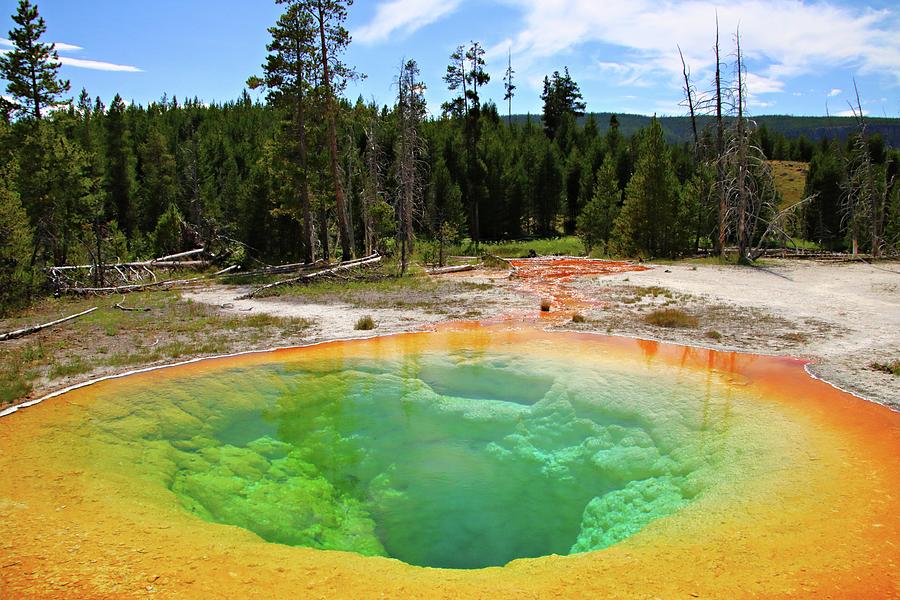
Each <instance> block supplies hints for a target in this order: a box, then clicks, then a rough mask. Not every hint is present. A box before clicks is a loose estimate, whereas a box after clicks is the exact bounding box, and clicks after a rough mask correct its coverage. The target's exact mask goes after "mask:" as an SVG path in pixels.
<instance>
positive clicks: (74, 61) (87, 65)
mask: <svg viewBox="0 0 900 600" xmlns="http://www.w3.org/2000/svg"><path fill="white" fill-rule="evenodd" d="M59 62H61V63H62V64H64V65H66V66H68V67H76V68H78V69H91V70H93V71H114V72H119V73H143V71H142V70H141V69H139V68H137V67H134V66H131V65H117V64H115V63H110V62H104V61H102V60H84V59H81V58H72V57H71V56H60V57H59Z"/></svg>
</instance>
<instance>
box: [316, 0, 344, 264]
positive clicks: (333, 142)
mask: <svg viewBox="0 0 900 600" xmlns="http://www.w3.org/2000/svg"><path fill="white" fill-rule="evenodd" d="M317 8H318V21H319V41H320V44H321V48H320V49H321V54H322V56H321V58H322V78H323V83H324V84H325V105H326V113H327V114H326V118H327V119H328V149H329V152H330V154H331V162H330V166H331V179H332V181H333V183H334V201H335V205H336V207H335V208H336V212H337V222H338V234H339V236H340V243H341V253H342V254H343V260H350V259H351V258H353V248H352V247H351V245H350V224H349V223H348V221H347V207H346V205H345V204H346V203H345V202H344V186H343V183H342V181H341V177H340V170H339V167H338V148H337V123H336V120H337V118H336V116H335V110H336V107H335V105H334V104H335V103H334V90H333V89H332V87H331V67H330V66H329V64H328V44H327V43H326V40H325V10H324V7H323V6H322V0H319V1H318V2H317Z"/></svg>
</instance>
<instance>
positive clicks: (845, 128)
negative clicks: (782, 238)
mask: <svg viewBox="0 0 900 600" xmlns="http://www.w3.org/2000/svg"><path fill="white" fill-rule="evenodd" d="M612 116H613V114H612V113H608V112H603V113H589V114H587V115H585V116H583V117H580V118H579V119H578V124H579V125H584V124H585V123H586V122H587V120H588V119H589V118H593V119H594V120H595V121H596V122H597V123H598V124H599V127H600V131H601V133H603V132H605V130H606V128H607V125H606V124H607V123H609V119H610V117H612ZM532 118H534V117H532ZM651 118H652V117H648V116H646V115H631V114H626V113H618V114H617V115H616V119H617V120H618V122H619V131H620V132H621V133H622V135H625V136H630V135H633V134H635V133H637V132H638V131H640V130H641V129H643V128H645V127H647V125H649V124H650V119H651ZM658 118H659V121H660V123H661V124H662V128H663V131H664V132H665V134H666V139H667V140H668V141H669V142H670V143H673V144H675V143H685V142H690V141H691V136H692V132H691V118H690V117H658ZM751 118H752V119H753V121H754V122H755V123H756V125H757V126H759V127H761V128H765V129H766V130H768V132H769V133H770V134H771V135H772V136H773V137H774V138H776V139H778V138H780V137H784V138H786V140H795V139H797V138H806V139H807V140H808V141H812V142H817V141H821V140H822V139H826V138H827V139H831V140H835V139H836V140H841V141H846V140H847V138H849V137H850V136H852V135H853V134H854V133H856V131H857V129H858V126H859V124H858V123H857V120H856V119H855V118H854V117H805V116H794V115H754V116H752V117H751ZM527 119H528V115H513V116H512V122H513V123H517V124H519V125H521V124H523V123H525V121H526V120H527ZM697 122H698V124H699V126H700V127H711V126H713V125H714V123H715V118H714V117H712V116H707V115H704V116H700V117H698V119H697ZM866 122H867V127H868V131H869V134H871V135H877V136H879V137H881V138H882V139H883V140H884V142H885V143H886V144H887V145H889V146H891V147H892V148H897V147H900V119H890V118H886V117H885V118H882V117H869V118H867V119H866ZM791 150H792V148H791V147H790V144H789V143H781V144H780V145H774V144H773V151H774V153H775V154H774V155H773V156H770V158H772V159H773V160H790V156H789V155H788V153H789V152H790V151H791Z"/></svg>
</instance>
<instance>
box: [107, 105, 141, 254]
mask: <svg viewBox="0 0 900 600" xmlns="http://www.w3.org/2000/svg"><path fill="white" fill-rule="evenodd" d="M125 110H126V107H125V101H124V100H122V97H121V96H119V95H118V94H116V97H115V98H113V101H112V104H111V105H110V107H109V113H108V114H107V116H106V153H107V163H106V192H107V199H108V201H109V206H108V207H107V211H106V213H107V215H110V216H114V217H115V219H114V220H116V221H117V222H118V225H119V227H120V228H121V229H122V231H123V232H125V235H126V236H128V237H129V238H130V237H131V235H132V233H133V232H134V211H135V198H136V195H137V183H136V174H135V169H136V161H135V157H134V151H133V150H132V146H131V131H130V129H129V127H128V123H127V122H126V114H125Z"/></svg>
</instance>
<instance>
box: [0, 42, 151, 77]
mask: <svg viewBox="0 0 900 600" xmlns="http://www.w3.org/2000/svg"><path fill="white" fill-rule="evenodd" d="M54 44H55V46H56V50H57V52H79V51H81V50H84V48H82V47H81V46H76V45H75V44H66V43H63V42H54ZM0 46H7V48H0V54H6V53H7V52H9V48H12V47H13V43H12V42H11V41H10V40H8V39H6V38H0ZM59 62H60V63H62V64H63V65H66V66H67V67H75V68H77V69H91V70H93V71H113V72H118V73H142V72H143V71H142V70H141V69H139V68H138V67H135V66H132V65H120V64H116V63H111V62H106V61H102V60H88V59H83V58H73V57H71V56H60V57H59Z"/></svg>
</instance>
